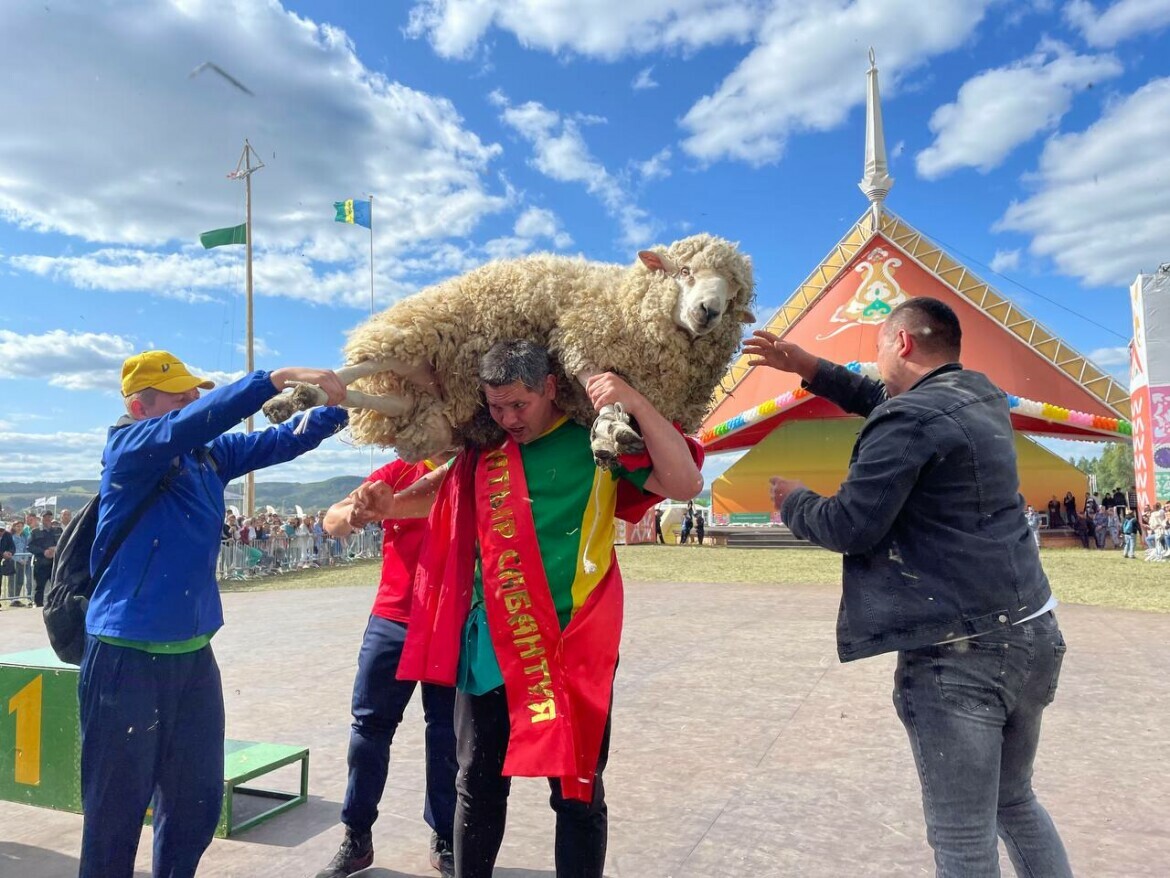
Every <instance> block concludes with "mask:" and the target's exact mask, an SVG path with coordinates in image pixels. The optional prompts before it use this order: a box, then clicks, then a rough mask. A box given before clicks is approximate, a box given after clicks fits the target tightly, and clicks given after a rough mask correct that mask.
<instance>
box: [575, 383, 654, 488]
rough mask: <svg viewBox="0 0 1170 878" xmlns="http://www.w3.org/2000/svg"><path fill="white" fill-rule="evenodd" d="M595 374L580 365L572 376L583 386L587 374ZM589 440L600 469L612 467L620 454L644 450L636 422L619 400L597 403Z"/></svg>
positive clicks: (594, 459) (643, 443)
mask: <svg viewBox="0 0 1170 878" xmlns="http://www.w3.org/2000/svg"><path fill="white" fill-rule="evenodd" d="M599 374H601V373H600V372H598V371H597V370H596V369H582V370H581V371H580V372H578V373H577V375H576V378H577V380H578V381H580V382H581V386H582V387H584V386H585V384H586V383H587V382H588V381H589V379H590V378H592V377H593V376H594V375H599ZM589 444H590V446H591V447H592V449H593V462H594V463H596V464H597V465H598V466H599V467H602V468H603V469H613V468H615V467H616V466H617V465H618V458H619V457H621V456H622V455H623V454H638V453H640V452H642V451H645V450H646V443H645V442H643V441H642V435H641V434H640V433H639V432H638V428H637V426H636V422H635V421H634V420H633V419H632V418H631V417H630V416H629V415H628V414H626V411H625V409H624V408H623V407H622V405H621V403H615V404H614V405H605V406H602V407H601V411H599V412H598V413H597V418H596V419H595V420H594V421H593V428H592V429H591V430H590V431H589Z"/></svg>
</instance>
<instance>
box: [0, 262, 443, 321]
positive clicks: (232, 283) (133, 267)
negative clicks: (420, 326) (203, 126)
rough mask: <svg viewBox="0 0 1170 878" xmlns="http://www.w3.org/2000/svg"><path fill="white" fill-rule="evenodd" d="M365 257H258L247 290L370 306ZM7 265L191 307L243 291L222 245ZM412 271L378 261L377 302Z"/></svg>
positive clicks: (398, 289) (406, 265)
mask: <svg viewBox="0 0 1170 878" xmlns="http://www.w3.org/2000/svg"><path fill="white" fill-rule="evenodd" d="M0 258H2V257H0ZM367 258H368V257H366V256H362V257H360V258H359V259H358V260H357V261H356V263H355V264H354V265H353V266H352V267H347V268H343V269H329V268H328V267H326V268H325V269H319V267H318V266H316V265H314V263H313V261H312V260H311V259H309V258H308V256H307V255H306V254H304V253H300V252H292V251H275V250H269V251H257V252H256V253H255V254H254V255H253V259H252V274H253V292H254V294H255V295H256V296H275V297H283V298H288V299H296V300H299V301H302V302H307V303H309V304H313V305H333V306H348V307H353V308H364V307H367V306H368V303H369V283H370V281H369V267H368V263H367V262H366V260H367ZM8 262H9V263H10V264H11V265H12V266H14V267H15V268H17V269H20V270H21V271H27V272H29V273H31V274H35V275H38V276H41V277H47V278H51V279H53V280H56V281H62V282H65V283H68V284H70V285H72V286H74V287H77V288H78V289H91V290H102V291H106V292H126V291H130V292H146V293H150V294H152V295H156V296H163V297H166V298H172V299H179V300H182V301H185V302H192V303H199V302H212V301H216V300H217V296H216V295H215V294H229V295H231V294H235V295H242V294H243V290H244V252H243V248H241V247H220V248H216V249H215V250H213V251H210V252H207V253H205V252H203V251H201V250H199V249H196V248H193V247H188V248H186V249H184V250H182V251H180V252H177V253H162V252H157V251H153V250H143V249H139V248H130V247H103V248H101V249H98V250H94V251H92V252H90V253H87V254H84V255H81V256H12V257H9V259H8ZM412 267H413V268H418V269H419V270H425V269H426V268H429V267H430V264H429V262H427V261H426V260H422V261H410V260H402V259H380V260H378V262H377V263H376V266H375V273H376V276H377V278H378V283H377V289H378V290H379V295H380V296H381V297H382V298H383V300H385V299H387V298H397V297H399V296H401V295H404V294H408V293H409V292H411V291H412V290H413V285H412V284H411V283H409V278H410V277H411V276H412V275H413V274H415V272H414V271H413V270H412Z"/></svg>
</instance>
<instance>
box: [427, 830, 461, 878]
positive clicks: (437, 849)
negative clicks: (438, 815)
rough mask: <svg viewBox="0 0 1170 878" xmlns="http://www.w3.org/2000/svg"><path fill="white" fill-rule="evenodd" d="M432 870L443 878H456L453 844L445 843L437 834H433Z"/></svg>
mask: <svg viewBox="0 0 1170 878" xmlns="http://www.w3.org/2000/svg"><path fill="white" fill-rule="evenodd" d="M431 868H432V869H437V870H438V872H439V874H440V875H442V876H443V878H455V851H453V850H452V849H451V842H449V841H443V839H441V838H439V835H438V833H436V832H432V833H431Z"/></svg>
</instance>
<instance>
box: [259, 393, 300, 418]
mask: <svg viewBox="0 0 1170 878" xmlns="http://www.w3.org/2000/svg"><path fill="white" fill-rule="evenodd" d="M260 411H262V412H263V413H264V417H266V418H268V422H269V423H270V424H283V423H284V422H285V421H287V420H288V419H289V418H291V417H292V416H293V415H295V414H296V413H297V412H298V411H300V409H299V408H298V407H297V404H296V403H295V402H294V401H293V398H292V394H291V393H282V394H281V395H280V396H274V397H272V399H270V400H268V402H266V403H264V405H262V406H260Z"/></svg>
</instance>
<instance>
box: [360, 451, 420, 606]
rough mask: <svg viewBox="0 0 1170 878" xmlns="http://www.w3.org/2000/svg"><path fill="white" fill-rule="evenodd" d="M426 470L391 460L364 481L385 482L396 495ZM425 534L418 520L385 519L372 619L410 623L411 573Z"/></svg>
mask: <svg viewBox="0 0 1170 878" xmlns="http://www.w3.org/2000/svg"><path fill="white" fill-rule="evenodd" d="M430 471H431V467H429V466H427V465H426V464H425V463H417V464H409V463H406V462H404V461H401V460H393V461H391V462H390V463H388V464H386V465H385V466H384V467H381V468H380V469H377V470H375V471H374V472H372V473H371V474H370V476H369V478H367V479H366V481H367V482H385V483H386V484H388V485H390V486H391V487H392V488H393V489H394V490H395V491H396V492H397V491H401V490H402V489H403V488H405V487H407V486H408V485H413V484H414V483H415V482H417V481H418V480H419V479H421V478H422V477H423V476H425V475H426V474H427V473H429V472H430ZM426 532H427V523H426V520H425V519H422V518H402V519H390V518H388V519H386V520H385V521H383V522H382V533H383V536H382V579H381V581H380V582H379V584H378V594H377V596H375V598H374V607H373V609H372V610H371V611H370V612H372V613H373V614H374V615H375V616H381V617H382V618H383V619H391V620H393V621H395V622H409V621H410V604H411V600H412V598H413V595H414V571H415V568H416V567H417V566H418V557H419V552H420V551H421V550H422V544H423V537H424V536H425V535H426Z"/></svg>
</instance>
